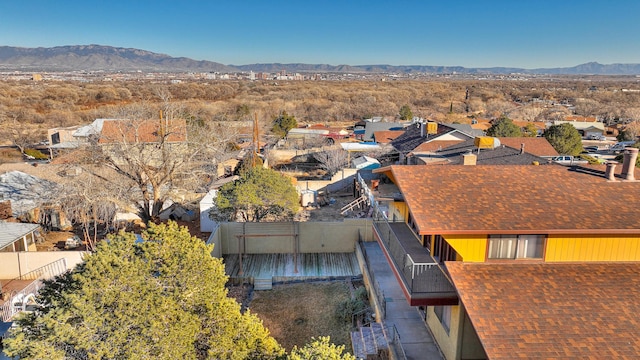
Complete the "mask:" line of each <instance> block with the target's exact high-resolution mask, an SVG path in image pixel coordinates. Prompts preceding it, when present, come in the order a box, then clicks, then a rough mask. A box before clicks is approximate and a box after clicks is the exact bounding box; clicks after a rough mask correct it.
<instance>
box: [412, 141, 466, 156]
mask: <svg viewBox="0 0 640 360" xmlns="http://www.w3.org/2000/svg"><path fill="white" fill-rule="evenodd" d="M461 142H464V140H433V141H429V142H424V143H422V144H420V145H418V147H417V148H415V149H413V151H412V152H413V153H420V152H433V151H437V150H442V149H446V148H448V147H449V146H451V145H456V144H459V143H461Z"/></svg>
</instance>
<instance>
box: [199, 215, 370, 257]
mask: <svg viewBox="0 0 640 360" xmlns="http://www.w3.org/2000/svg"><path fill="white" fill-rule="evenodd" d="M371 226H372V225H371V220H368V219H345V220H344V221H339V222H338V221H336V222H295V223H294V222H284V223H223V224H220V227H219V228H218V231H217V232H215V233H213V234H212V235H211V237H210V238H209V241H208V243H211V244H214V249H213V253H212V255H213V256H216V257H220V256H222V255H223V254H230V253H237V252H238V237H237V236H236V235H242V234H245V235H250V236H246V237H245V241H244V251H243V252H244V253H247V254H278V253H294V252H296V251H297V252H300V253H328V252H354V251H355V244H356V243H357V241H358V236H359V234H360V236H362V238H363V240H366V241H371V240H372V239H373V234H372V228H371ZM294 234H298V244H297V247H298V248H297V249H296V244H295V241H294V238H295V237H294ZM251 235H253V236H251ZM240 239H242V237H240Z"/></svg>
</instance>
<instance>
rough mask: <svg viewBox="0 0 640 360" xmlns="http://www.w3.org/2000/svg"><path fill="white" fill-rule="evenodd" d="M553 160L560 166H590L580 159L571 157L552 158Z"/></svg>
mask: <svg viewBox="0 0 640 360" xmlns="http://www.w3.org/2000/svg"><path fill="white" fill-rule="evenodd" d="M551 160H552V161H553V162H555V163H556V164H560V165H578V164H588V163H589V162H588V161H587V160H584V159H580V158H579V157H574V156H571V155H560V156H555V157H552V158H551Z"/></svg>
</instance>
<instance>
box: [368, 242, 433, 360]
mask: <svg viewBox="0 0 640 360" xmlns="http://www.w3.org/2000/svg"><path fill="white" fill-rule="evenodd" d="M364 246H365V248H366V251H367V257H368V261H369V267H370V269H371V271H372V272H373V276H374V277H375V279H376V281H377V282H378V284H379V285H380V288H381V289H382V291H383V292H384V297H385V300H386V303H387V307H386V317H385V319H384V325H385V326H386V327H388V328H392V327H393V326H394V325H395V327H396V329H397V330H398V334H399V335H400V343H402V347H403V348H404V351H405V354H406V355H407V359H409V360H442V359H443V357H442V355H441V353H440V350H439V349H438V347H437V346H436V345H435V343H434V341H433V338H432V337H431V333H430V332H429V330H428V329H427V325H426V324H425V323H424V320H423V318H422V315H421V314H420V313H419V312H418V309H417V308H415V307H412V306H409V304H408V303H407V300H406V299H405V297H404V295H403V294H402V289H400V285H398V283H397V280H396V278H395V277H394V276H393V273H392V272H391V267H390V266H389V263H387V259H386V258H385V257H384V254H383V253H382V249H380V245H379V244H378V243H377V242H375V241H373V242H372V241H367V242H364Z"/></svg>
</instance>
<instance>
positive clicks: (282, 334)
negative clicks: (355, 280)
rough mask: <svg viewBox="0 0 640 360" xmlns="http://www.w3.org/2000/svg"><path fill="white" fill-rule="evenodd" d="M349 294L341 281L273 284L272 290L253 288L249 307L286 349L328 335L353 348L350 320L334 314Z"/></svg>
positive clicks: (348, 350)
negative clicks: (255, 289)
mask: <svg viewBox="0 0 640 360" xmlns="http://www.w3.org/2000/svg"><path fill="white" fill-rule="evenodd" d="M350 297H351V293H350V290H349V284H347V283H344V282H319V283H301V284H285V285H275V286H274V287H273V290H266V291H255V292H253V299H252V300H251V302H250V305H249V308H250V310H251V311H252V312H253V313H255V314H257V315H258V317H260V319H262V321H263V322H264V325H265V326H266V327H267V328H268V329H269V331H270V332H271V335H272V336H273V337H274V338H275V339H276V340H277V341H278V342H279V343H280V345H282V346H283V347H284V348H285V349H286V350H287V351H290V350H291V349H292V348H293V346H294V345H297V346H298V347H302V346H304V345H305V344H306V343H308V342H310V341H311V337H316V338H317V337H318V336H330V337H331V342H332V343H334V344H336V345H345V351H347V352H352V349H351V339H350V337H349V332H350V330H351V324H350V323H346V324H345V323H341V322H339V321H338V320H337V319H336V317H335V316H334V314H335V312H336V309H337V307H338V305H339V304H340V303H341V302H343V301H345V300H348V299H349V298H350Z"/></svg>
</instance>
